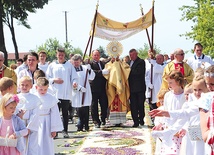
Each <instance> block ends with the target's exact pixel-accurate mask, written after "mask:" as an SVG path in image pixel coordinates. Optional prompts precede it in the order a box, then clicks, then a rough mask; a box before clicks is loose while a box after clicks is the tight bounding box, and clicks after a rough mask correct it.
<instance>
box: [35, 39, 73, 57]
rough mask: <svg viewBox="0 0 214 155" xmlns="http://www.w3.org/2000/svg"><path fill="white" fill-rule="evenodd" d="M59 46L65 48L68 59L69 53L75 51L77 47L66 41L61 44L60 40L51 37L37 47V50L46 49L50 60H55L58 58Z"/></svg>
mask: <svg viewBox="0 0 214 155" xmlns="http://www.w3.org/2000/svg"><path fill="white" fill-rule="evenodd" d="M58 47H63V48H65V53H66V59H67V60H68V59H69V54H70V53H73V52H75V49H74V48H73V46H72V45H71V43H70V42H66V43H64V44H60V42H59V41H58V40H57V39H56V38H54V39H52V38H50V39H48V40H46V42H45V43H44V44H42V45H40V46H39V47H37V51H38V52H39V51H41V50H44V51H45V52H46V53H47V58H48V61H53V60H55V59H56V50H57V48H58Z"/></svg>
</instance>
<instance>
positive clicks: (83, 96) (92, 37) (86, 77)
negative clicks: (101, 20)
mask: <svg viewBox="0 0 214 155" xmlns="http://www.w3.org/2000/svg"><path fill="white" fill-rule="evenodd" d="M98 6H99V0H98V1H97V5H96V11H95V14H94V23H93V31H92V36H91V37H89V39H90V38H91V39H90V40H91V44H90V50H89V59H88V64H89V63H90V55H91V51H92V45H93V40H94V33H95V25H96V20H97V10H98ZM90 40H89V41H88V44H89V42H90ZM88 73H89V71H88V69H87V70H86V75H85V81H84V87H86V82H87V79H88ZM84 100H85V93H84V92H83V93H82V105H83V104H84Z"/></svg>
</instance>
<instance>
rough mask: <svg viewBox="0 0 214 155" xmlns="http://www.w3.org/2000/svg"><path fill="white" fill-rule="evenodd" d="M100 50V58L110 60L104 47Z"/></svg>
mask: <svg viewBox="0 0 214 155" xmlns="http://www.w3.org/2000/svg"><path fill="white" fill-rule="evenodd" d="M98 50H99V51H100V57H101V58H108V55H107V54H106V51H105V48H104V47H102V46H99V48H98Z"/></svg>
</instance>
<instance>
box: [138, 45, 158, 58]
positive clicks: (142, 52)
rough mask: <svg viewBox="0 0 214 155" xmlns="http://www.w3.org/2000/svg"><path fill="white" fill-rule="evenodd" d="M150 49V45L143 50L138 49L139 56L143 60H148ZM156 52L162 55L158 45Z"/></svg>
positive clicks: (155, 47) (155, 48)
mask: <svg viewBox="0 0 214 155" xmlns="http://www.w3.org/2000/svg"><path fill="white" fill-rule="evenodd" d="M149 49H150V47H149V45H148V44H146V43H145V44H144V47H142V48H139V49H137V51H138V56H139V57H140V58H141V59H146V58H148V51H149ZM154 50H155V51H156V54H158V53H160V52H161V50H160V48H158V47H157V46H156V45H154Z"/></svg>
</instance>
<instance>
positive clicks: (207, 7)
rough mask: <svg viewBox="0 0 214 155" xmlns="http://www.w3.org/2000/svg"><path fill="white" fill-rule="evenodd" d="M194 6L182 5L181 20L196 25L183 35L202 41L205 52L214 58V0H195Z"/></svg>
mask: <svg viewBox="0 0 214 155" xmlns="http://www.w3.org/2000/svg"><path fill="white" fill-rule="evenodd" d="M194 2H195V5H194V6H182V7H181V8H180V10H181V11H183V14H182V18H181V21H192V22H193V23H194V25H193V26H192V27H191V31H190V32H187V33H185V34H183V35H181V36H185V37H186V39H192V40H193V41H197V42H200V43H201V44H202V45H203V47H204V49H203V53H205V54H207V55H210V56H211V57H212V58H214V52H213V51H214V20H213V19H214V1H213V0H194Z"/></svg>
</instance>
